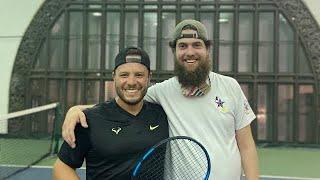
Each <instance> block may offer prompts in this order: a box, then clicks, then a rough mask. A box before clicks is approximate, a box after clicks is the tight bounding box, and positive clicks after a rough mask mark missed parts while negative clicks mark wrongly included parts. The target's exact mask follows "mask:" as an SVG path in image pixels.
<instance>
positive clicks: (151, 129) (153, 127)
mask: <svg viewBox="0 0 320 180" xmlns="http://www.w3.org/2000/svg"><path fill="white" fill-rule="evenodd" d="M158 127H159V125H156V126H151V125H150V126H149V129H150V131H153V130H155V129H157V128H158Z"/></svg>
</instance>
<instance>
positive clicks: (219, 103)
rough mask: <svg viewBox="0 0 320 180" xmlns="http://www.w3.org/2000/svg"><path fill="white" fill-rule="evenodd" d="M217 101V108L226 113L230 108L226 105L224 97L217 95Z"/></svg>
mask: <svg viewBox="0 0 320 180" xmlns="http://www.w3.org/2000/svg"><path fill="white" fill-rule="evenodd" d="M215 102H216V104H217V108H218V109H219V110H220V111H221V112H223V113H226V112H228V111H229V110H228V108H227V107H226V106H225V105H224V103H225V102H224V101H222V99H220V98H219V97H218V96H216V99H215Z"/></svg>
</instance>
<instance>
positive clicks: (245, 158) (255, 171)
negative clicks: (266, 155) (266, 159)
mask: <svg viewBox="0 0 320 180" xmlns="http://www.w3.org/2000/svg"><path fill="white" fill-rule="evenodd" d="M240 154H241V162H242V166H243V170H244V174H245V175H246V179H247V180H258V179H259V168H258V167H259V165H258V155H257V150H256V148H255V145H254V143H253V145H251V146H250V147H247V148H245V149H243V150H241V151H240Z"/></svg>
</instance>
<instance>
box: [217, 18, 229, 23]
mask: <svg viewBox="0 0 320 180" xmlns="http://www.w3.org/2000/svg"><path fill="white" fill-rule="evenodd" d="M228 22H229V19H226V18H220V19H219V23H228Z"/></svg>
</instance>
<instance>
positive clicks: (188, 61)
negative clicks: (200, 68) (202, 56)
mask: <svg viewBox="0 0 320 180" xmlns="http://www.w3.org/2000/svg"><path fill="white" fill-rule="evenodd" d="M186 62H187V63H194V62H196V60H192V59H188V60H186Z"/></svg>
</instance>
